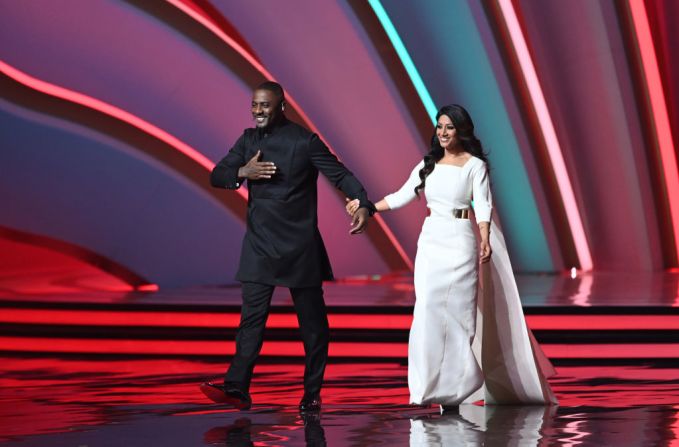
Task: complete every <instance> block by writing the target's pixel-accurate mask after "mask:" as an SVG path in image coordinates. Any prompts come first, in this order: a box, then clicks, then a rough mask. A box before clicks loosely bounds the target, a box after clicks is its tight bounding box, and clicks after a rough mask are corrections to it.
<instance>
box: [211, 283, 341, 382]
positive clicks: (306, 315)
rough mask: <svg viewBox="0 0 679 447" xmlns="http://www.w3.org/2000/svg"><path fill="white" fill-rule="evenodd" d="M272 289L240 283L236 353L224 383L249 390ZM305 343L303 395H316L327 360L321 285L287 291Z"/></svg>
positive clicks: (254, 284) (268, 286)
mask: <svg viewBox="0 0 679 447" xmlns="http://www.w3.org/2000/svg"><path fill="white" fill-rule="evenodd" d="M274 288H275V286H270V285H266V284H257V283H252V282H245V283H243V307H242V308H241V318H240V325H239V326H238V333H237V334H236V354H235V356H234V357H233V360H232V362H231V366H229V370H228V371H227V372H226V377H225V379H224V383H226V384H227V385H230V386H236V387H238V388H240V389H242V390H243V391H248V390H249V388H250V381H251V379H252V371H253V369H254V367H255V361H256V360H257V356H258V355H259V351H260V350H261V349H262V342H263V341H264V326H265V325H266V319H267V317H268V315H269V307H270V306H271V296H272V295H273V291H274ZM290 294H291V295H292V301H293V302H294V304H295V311H296V312H297V321H298V322H299V329H300V333H301V336H302V342H303V343H304V353H305V363H304V392H305V393H307V394H318V393H320V392H321V386H322V385H323V374H324V373H325V365H326V363H327V361H328V338H329V329H328V314H327V312H326V310H325V302H324V301H323V289H322V288H321V286H317V287H304V288H290Z"/></svg>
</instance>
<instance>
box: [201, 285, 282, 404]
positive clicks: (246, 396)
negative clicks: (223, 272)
mask: <svg viewBox="0 0 679 447" xmlns="http://www.w3.org/2000/svg"><path fill="white" fill-rule="evenodd" d="M242 290H243V305H242V307H241V316H240V325H239V326H238V333H237V334H236V354H235V355H234V357H233V360H232V361H231V365H230V366H229V370H228V371H227V372H226V377H225V378H224V384H223V385H222V384H216V383H212V382H206V383H203V384H202V385H201V386H200V389H201V391H202V392H203V394H205V395H206V396H207V397H208V398H209V399H210V400H212V401H213V402H217V403H223V404H228V405H232V406H234V407H236V408H238V409H241V410H247V409H249V408H250V406H251V405H252V399H251V398H250V393H249V389H250V380H251V379H252V371H253V369H254V367H255V361H256V360H257V356H258V355H259V351H260V349H261V348H262V342H263V338H264V326H265V325H266V318H267V316H268V315H269V306H270V304H271V295H273V291H274V286H268V285H264V284H256V283H243V287H242Z"/></svg>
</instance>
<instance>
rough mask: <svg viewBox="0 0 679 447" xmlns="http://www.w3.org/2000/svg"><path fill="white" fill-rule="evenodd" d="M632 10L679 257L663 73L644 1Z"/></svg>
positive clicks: (678, 191)
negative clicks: (661, 75) (661, 74)
mask: <svg viewBox="0 0 679 447" xmlns="http://www.w3.org/2000/svg"><path fill="white" fill-rule="evenodd" d="M629 8H630V12H631V13H632V22H633V23H634V31H635V33H636V38H637V42H638V43H639V53H640V55H641V64H642V66H643V70H644V77H645V78H646V87H647V90H648V96H649V100H650V103H651V110H652V113H653V124H654V131H655V133H656V137H657V139H658V146H659V149H660V158H661V160H662V167H663V172H664V173H665V186H666V188H667V197H668V201H669V205H670V216H671V218H672V228H673V231H674V245H675V251H676V253H679V173H678V172H677V158H676V154H675V148H674V143H673V141H672V131H671V130H670V120H669V116H668V114H667V103H666V102H665V93H664V91H663V87H662V81H661V79H660V69H659V68H658V60H657V58H656V55H655V48H654V45H653V36H652V35H651V30H650V27H649V23H648V15H647V14H646V6H645V5H644V1H643V0H629Z"/></svg>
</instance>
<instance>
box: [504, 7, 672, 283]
mask: <svg viewBox="0 0 679 447" xmlns="http://www.w3.org/2000/svg"><path fill="white" fill-rule="evenodd" d="M518 4H519V5H520V7H519V8H517V10H518V11H519V13H520V15H521V16H522V17H523V24H524V26H525V33H526V36H527V39H528V40H529V42H530V43H531V50H532V56H533V58H534V60H535V64H536V67H537V71H538V76H539V77H540V79H541V81H542V86H543V89H544V94H545V97H546V100H547V102H548V103H549V106H550V112H551V115H552V118H553V120H554V126H555V129H556V133H557V135H558V138H559V139H560V140H561V141H562V145H561V146H562V149H563V151H564V158H565V160H566V166H567V169H568V172H569V175H570V177H571V178H572V179H573V181H574V186H575V192H576V197H577V201H578V204H579V207H580V210H581V213H582V215H583V221H584V224H585V231H586V233H587V238H588V239H589V241H590V244H591V250H592V256H593V260H594V265H595V267H596V268H597V269H603V270H628V271H634V270H654V269H658V268H660V267H661V266H662V251H661V249H660V240H659V238H658V229H657V216H656V214H655V209H654V207H653V203H654V201H653V193H652V187H651V182H650V178H649V166H648V162H647V157H646V153H645V152H646V149H645V147H644V144H643V137H642V129H641V126H640V120H639V115H638V112H637V110H636V104H635V102H634V99H633V98H634V91H633V85H632V79H631V76H630V69H629V65H628V64H627V61H626V55H625V47H624V40H623V37H622V35H621V30H620V24H619V22H618V20H617V12H616V10H615V6H614V5H613V4H609V3H605V2H589V1H587V0H578V1H573V2H569V4H563V3H559V2H548V3H544V2H535V1H524V0H522V1H520V2H518Z"/></svg>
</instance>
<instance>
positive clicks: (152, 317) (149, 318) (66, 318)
mask: <svg viewBox="0 0 679 447" xmlns="http://www.w3.org/2000/svg"><path fill="white" fill-rule="evenodd" d="M328 319H329V321H330V327H332V328H336V329H362V328H364V329H409V328H410V323H411V321H412V316H411V315H351V314H340V315H333V314H331V315H329V316H328ZM239 322H240V314H237V313H222V312H139V311H130V312H126V311H96V310H43V309H40V310H35V309H3V310H2V312H1V313H0V323H15V324H16V323H19V324H45V325H49V324H64V325H74V326H151V327H225V328H235V327H238V323H239ZM266 326H267V327H269V328H273V329H296V328H297V327H298V325H297V316H296V315H295V314H292V313H290V314H270V315H269V319H268V320H267V324H266Z"/></svg>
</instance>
